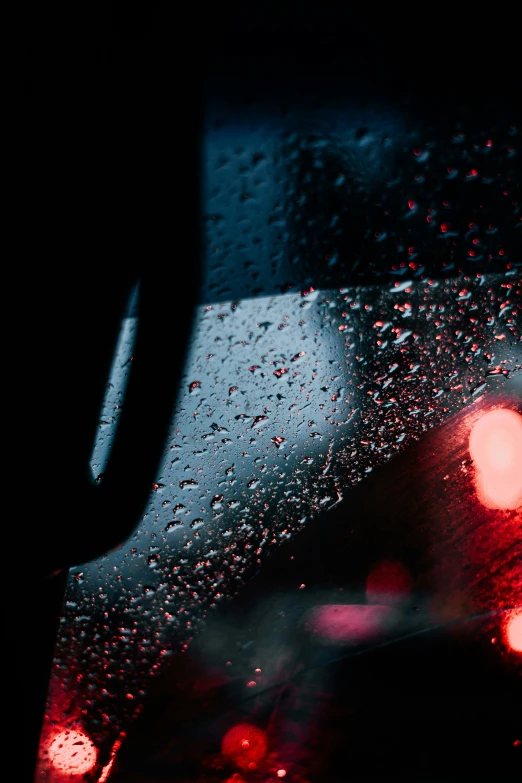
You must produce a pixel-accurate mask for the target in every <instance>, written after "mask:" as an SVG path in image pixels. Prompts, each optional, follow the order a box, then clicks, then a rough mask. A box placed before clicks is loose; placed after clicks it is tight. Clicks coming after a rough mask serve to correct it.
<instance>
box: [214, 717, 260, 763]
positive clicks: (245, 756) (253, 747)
mask: <svg viewBox="0 0 522 783" xmlns="http://www.w3.org/2000/svg"><path fill="white" fill-rule="evenodd" d="M221 750H222V751H223V755H224V756H228V757H229V758H230V759H231V760H232V761H233V762H234V763H235V764H236V766H238V767H239V768H240V769H255V767H256V765H257V763H258V762H259V761H261V759H262V758H263V757H264V756H265V754H266V751H267V742H266V735H265V732H264V731H263V730H262V729H259V728H258V727H257V726H254V725H252V724H251V723H238V724H237V725H236V726H232V728H231V729H229V731H227V733H226V734H225V736H224V737H223V742H222V745H221Z"/></svg>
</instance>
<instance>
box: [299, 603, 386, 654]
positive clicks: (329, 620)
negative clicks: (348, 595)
mask: <svg viewBox="0 0 522 783" xmlns="http://www.w3.org/2000/svg"><path fill="white" fill-rule="evenodd" d="M397 615H398V613H397V612H396V611H395V610H394V609H391V608H390V607H389V606H366V605H364V604H325V605H324V606H315V607H314V608H313V609H312V610H310V612H309V613H308V617H307V621H306V629H307V630H308V631H310V632H311V633H313V634H317V636H318V637H319V638H320V639H321V640H323V641H325V642H329V643H331V644H355V643H361V642H368V641H371V640H372V639H375V638H377V637H378V636H380V635H381V634H383V633H384V632H386V631H388V630H389V629H390V628H391V627H393V626H394V625H395V624H396V623H397V619H398V618H397Z"/></svg>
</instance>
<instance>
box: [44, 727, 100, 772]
mask: <svg viewBox="0 0 522 783" xmlns="http://www.w3.org/2000/svg"><path fill="white" fill-rule="evenodd" d="M97 756H98V752H97V750H96V748H95V746H94V745H93V743H92V742H91V740H90V739H89V737H87V736H86V735H85V734H83V733H82V732H81V731H68V730H65V731H61V732H60V733H59V734H58V735H57V736H55V737H54V738H53V740H52V742H51V744H50V745H49V758H50V759H51V763H52V765H53V766H54V768H55V769H57V770H59V771H60V772H66V773H67V774H68V775H84V774H85V773H86V772H89V770H91V769H92V768H93V767H94V765H95V764H96V759H97Z"/></svg>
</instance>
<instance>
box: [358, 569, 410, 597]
mask: <svg viewBox="0 0 522 783" xmlns="http://www.w3.org/2000/svg"><path fill="white" fill-rule="evenodd" d="M412 581H413V580H412V578H411V576H410V574H409V572H408V570H407V569H406V568H405V567H404V566H403V565H402V563H399V562H398V561H397V560H381V561H380V562H379V563H377V564H376V565H374V566H373V568H372V569H371V571H370V573H369V574H368V577H367V579H366V599H367V601H368V602H369V603H371V604H385V605H386V604H392V605H394V604H401V603H403V602H404V601H407V600H408V598H409V596H410V593H411V588H412Z"/></svg>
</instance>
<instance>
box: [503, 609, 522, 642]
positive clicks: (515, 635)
mask: <svg viewBox="0 0 522 783" xmlns="http://www.w3.org/2000/svg"><path fill="white" fill-rule="evenodd" d="M505 635H506V642H507V644H508V646H509V647H510V648H511V649H512V650H513V652H522V608H521V609H517V610H515V611H514V612H513V614H512V615H511V616H510V617H509V618H508V620H507V622H506V627H505Z"/></svg>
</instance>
